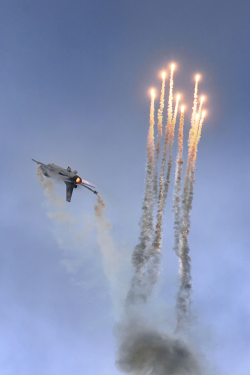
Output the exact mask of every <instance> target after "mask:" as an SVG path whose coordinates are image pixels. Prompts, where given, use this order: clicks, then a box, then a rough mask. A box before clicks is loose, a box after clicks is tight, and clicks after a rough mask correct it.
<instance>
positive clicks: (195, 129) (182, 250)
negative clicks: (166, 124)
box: [176, 81, 205, 331]
mask: <svg viewBox="0 0 250 375" xmlns="http://www.w3.org/2000/svg"><path fill="white" fill-rule="evenodd" d="M197 90H198V88H197V81H196V86H195V94H194V104H195V101H196V104H197ZM201 106H202V101H201V104H200V110H199V112H200V111H201ZM194 110H196V107H195V105H194V106H193V111H194ZM197 115H198V116H197V117H196V115H195V116H194V114H193V115H192V119H194V122H193V124H191V125H192V126H191V129H190V133H189V142H188V143H189V151H188V162H187V170H186V177H185V183H184V190H183V196H182V219H181V225H180V234H179V249H178V255H179V277H180V289H179V292H178V295H177V302H176V310H177V327H176V330H177V331H183V330H185V329H186V328H187V325H188V322H189V311H190V304H191V293H192V278H191V258H190V256H189V252H190V249H189V245H188V234H189V230H190V212H191V209H192V203H193V196H194V183H195V161H196V158H197V146H198V142H199V139H200V135H201V128H202V124H203V120H204V115H205V114H204V115H203V116H202V117H201V119H200V121H199V120H198V117H199V116H200V114H199V113H198V114H197ZM198 121H199V122H198Z"/></svg>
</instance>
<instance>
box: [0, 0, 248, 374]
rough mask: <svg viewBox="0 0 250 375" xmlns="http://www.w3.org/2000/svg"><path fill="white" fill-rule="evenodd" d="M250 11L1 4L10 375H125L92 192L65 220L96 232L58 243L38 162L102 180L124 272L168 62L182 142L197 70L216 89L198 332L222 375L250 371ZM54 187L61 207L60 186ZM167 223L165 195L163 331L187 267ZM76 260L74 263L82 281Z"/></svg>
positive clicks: (201, 234) (198, 193)
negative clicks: (153, 91)
mask: <svg viewBox="0 0 250 375" xmlns="http://www.w3.org/2000/svg"><path fill="white" fill-rule="evenodd" d="M249 12H250V5H249V2H247V1H243V0H242V1H240V2H236V1H232V0H230V1H225V0H220V1H214V0H211V1H209V2H208V1H206V2H205V1H204V0H190V1H180V0H176V1H175V2H168V1H166V0H165V1H164V0H155V1H152V0H150V1H149V0H144V1H139V0H134V1H130V0H128V1H121V0H120V1H119V0H116V1H114V0H113V1H111V0H108V1H100V0H97V1H85V0H82V1H80V0H78V1H77V0H71V1H65V0H60V1H59V0H51V1H48V0H43V1H40V0H36V1H31V0H8V1H7V0H2V1H1V4H0V50H1V53H0V67H1V68H0V82H1V85H0V120H1V129H2V131H1V140H0V142H1V148H0V150H1V156H2V162H1V171H2V173H1V175H2V184H1V185H2V195H1V213H2V214H1V242H2V245H1V253H0V301H1V305H0V306H1V307H0V316H1V319H0V325H1V330H0V331H1V335H0V348H1V350H0V353H1V355H0V370H1V371H0V372H1V374H3V375H12V374H13V375H14V374H18V375H24V374H25V375H31V374H32V375H33V374H37V375H40V374H41V375H43V374H48V375H57V374H60V375H69V374H71V375H72V374H74V375H78V374H79V375H80V374H88V375H95V374H103V375H113V374H118V373H119V372H118V370H117V369H116V367H115V365H114V362H115V359H116V354H115V353H116V343H115V340H114V335H113V327H114V325H115V314H114V308H113V304H112V298H111V296H110V288H109V284H108V280H107V278H106V276H105V273H104V270H103V265H102V255H101V252H100V249H99V245H98V242H97V239H96V234H95V229H94V210H93V205H94V204H95V202H96V197H95V196H94V195H92V194H91V193H90V192H89V191H87V190H86V191H85V190H81V191H80V189H77V190H76V191H74V194H73V198H72V202H71V203H70V205H67V206H65V207H66V211H67V212H69V213H70V214H71V215H72V217H75V218H77V220H79V223H80V224H79V226H80V225H83V226H84V228H85V229H84V228H83V231H84V230H86V233H87V234H86V236H85V237H84V238H83V239H82V242H81V244H80V245H79V244H78V245H75V244H74V246H75V247H74V246H73V245H72V243H71V242H70V241H71V240H70V239H69V240H68V241H69V242H68V245H67V246H66V245H65V247H67V249H65V248H64V249H62V248H61V247H62V246H60V243H59V242H58V239H59V238H61V236H62V235H65V232H64V231H65V230H66V229H65V228H64V227H63V226H60V225H59V226H58V225H57V224H56V223H55V222H54V221H53V220H51V219H50V218H49V217H48V215H47V214H48V212H49V211H50V210H51V208H50V207H49V206H48V205H47V204H46V198H45V197H44V194H43V191H42V189H41V188H40V186H39V182H38V179H37V176H36V173H35V171H36V165H35V164H34V163H33V162H32V161H31V158H34V159H36V160H40V161H42V162H44V163H55V164H58V165H61V166H64V167H67V166H68V165H70V166H71V167H72V169H77V170H78V172H79V174H80V176H81V177H83V178H84V179H86V180H89V181H91V182H93V183H95V184H96V186H97V188H98V191H99V192H100V194H101V195H102V197H103V198H104V200H105V202H106V204H107V208H108V210H107V212H106V216H107V218H108V220H109V221H110V223H112V229H111V235H112V237H113V240H114V243H115V246H116V248H117V249H118V251H121V252H122V254H123V256H124V263H125V264H129V259H130V257H131V252H132V250H133V247H134V246H135V244H136V242H137V238H138V234H139V227H138V221H139V218H140V214H141V204H142V198H143V188H144V177H145V155H146V149H145V145H146V137H147V131H148V121H149V96H148V89H149V88H150V87H151V86H155V87H157V88H158V90H159V88H160V84H161V82H160V79H159V76H158V74H159V71H160V70H162V69H164V68H166V67H167V66H168V64H169V63H170V62H172V61H175V62H176V63H177V65H178V68H177V70H176V73H175V91H182V92H183V94H184V97H185V102H186V104H187V106H188V109H187V114H186V118H185V136H186V139H187V134H188V129H189V125H190V121H189V119H190V108H191V105H192V95H193V84H194V82H193V77H194V74H195V73H197V72H199V73H201V74H202V81H201V83H200V92H202V93H205V94H206V95H207V102H206V108H207V109H208V116H207V118H206V119H205V123H204V128H203V133H202V138H201V142H200V146H199V152H198V160H197V171H196V182H195V194H194V204H193V210H192V214H191V222H192V223H191V232H190V236H189V241H190V248H191V256H192V275H193V286H194V292H193V312H194V315H195V316H196V319H197V321H196V322H195V324H194V327H193V335H194V337H195V340H196V341H197V342H198V343H199V346H200V347H201V351H202V353H203V354H204V356H205V357H206V361H207V363H208V367H210V368H212V369H214V370H212V373H218V374H223V375H224V374H225V375H231V374H233V375H248V374H249V371H250V360H249V350H248V345H249V339H250V323H249V319H248V317H249V304H248V301H249V297H250V287H249V285H250V275H249V266H248V265H249V262H250V255H249V251H248V249H249V228H248V223H249V183H250V178H249V156H248V155H249V135H250V134H249V115H248V111H249V109H248V108H249V96H250V93H249V87H250V82H249V81H250V75H249V65H250V64H249V60H250V52H249V49H248V40H249V37H250V35H249V34H250V31H249V26H248V22H249ZM157 103H158V102H157ZM165 119H166V117H165ZM184 152H187V149H186V148H185V150H184ZM172 179H173V177H172ZM55 187H56V190H57V191H58V193H59V194H61V195H62V197H63V198H64V196H65V187H64V186H63V184H62V185H61V184H55ZM169 198H171V196H170V197H169ZM172 225H173V218H172V212H171V199H169V200H168V204H167V211H166V216H165V225H164V242H163V253H164V255H163V262H162V276H161V281H160V286H159V287H158V294H159V296H158V297H157V304H156V305H157V309H156V311H155V314H156V315H157V314H158V315H159V316H161V317H162V316H165V317H166V321H167V322H168V320H169V321H171V319H172V318H171V317H172V315H173V309H174V304H175V293H176V288H177V286H176V285H177V272H178V264H177V260H176V257H175V255H174V254H173V252H172V245H173V233H172ZM86 228H87V229H86ZM78 229H79V228H78ZM79 230H80V229H79ZM66 236H67V233H66ZM72 258H73V260H72ZM65 262H66V263H67V262H71V263H70V264H73V263H72V262H75V263H74V264H76V266H75V267H74V272H73V271H72V272H68V271H67V267H66V266H65ZM125 270H126V268H125ZM125 273H126V272H125ZM127 275H128V277H129V275H130V268H129V266H128V269H127ZM124 288H126V286H124ZM168 314H169V318H168V317H167V316H168ZM158 315H157V316H158ZM168 323H169V322H168ZM166 324H167V323H166ZM213 371H214V372H213Z"/></svg>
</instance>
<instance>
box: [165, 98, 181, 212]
mask: <svg viewBox="0 0 250 375" xmlns="http://www.w3.org/2000/svg"><path fill="white" fill-rule="evenodd" d="M179 99H180V96H179V95H177V98H176V105H175V111H174V116H173V120H172V123H171V128H170V135H169V143H168V148H169V159H168V169H167V176H166V181H165V184H164V198H163V199H164V203H163V204H164V206H165V204H166V200H167V197H168V191H169V185H170V176H171V170H172V165H173V154H172V148H173V142H174V131H175V124H176V116H177V111H178V104H179Z"/></svg>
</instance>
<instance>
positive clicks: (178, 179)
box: [173, 107, 184, 255]
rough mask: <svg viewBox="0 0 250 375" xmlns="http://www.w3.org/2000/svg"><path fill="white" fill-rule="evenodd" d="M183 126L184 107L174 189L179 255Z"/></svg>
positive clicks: (175, 235)
mask: <svg viewBox="0 0 250 375" xmlns="http://www.w3.org/2000/svg"><path fill="white" fill-rule="evenodd" d="M183 126H184V107H182V109H181V118H180V125H179V135H178V155H177V159H176V170H175V187H174V203H173V212H174V251H175V252H176V254H177V255H178V249H179V238H180V221H181V205H180V203H181V196H180V192H181V174H182V165H183V160H182V153H183Z"/></svg>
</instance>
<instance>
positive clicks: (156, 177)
mask: <svg viewBox="0 0 250 375" xmlns="http://www.w3.org/2000/svg"><path fill="white" fill-rule="evenodd" d="M165 84H166V73H165V72H163V73H162V86H161V98H160V107H159V109H158V114H157V119H158V124H157V126H158V134H157V145H156V156H155V169H154V196H155V200H157V194H158V168H157V163H158V160H159V156H160V150H161V137H162V119H163V116H162V114H163V109H164V103H165Z"/></svg>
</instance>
